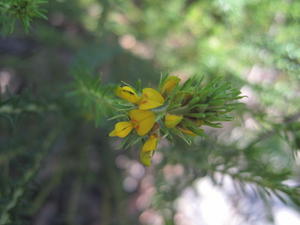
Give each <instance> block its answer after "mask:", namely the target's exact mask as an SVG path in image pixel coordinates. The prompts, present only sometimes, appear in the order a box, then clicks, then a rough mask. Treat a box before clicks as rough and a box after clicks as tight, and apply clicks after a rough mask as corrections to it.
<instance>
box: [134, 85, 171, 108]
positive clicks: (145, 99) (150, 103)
mask: <svg viewBox="0 0 300 225" xmlns="http://www.w3.org/2000/svg"><path fill="white" fill-rule="evenodd" d="M164 101H165V100H164V98H163V97H162V96H161V94H160V93H159V92H158V91H156V90H155V89H153V88H144V89H143V94H142V98H141V100H140V101H139V103H138V104H139V109H143V110H146V109H153V108H156V107H159V106H161V105H163V104H164Z"/></svg>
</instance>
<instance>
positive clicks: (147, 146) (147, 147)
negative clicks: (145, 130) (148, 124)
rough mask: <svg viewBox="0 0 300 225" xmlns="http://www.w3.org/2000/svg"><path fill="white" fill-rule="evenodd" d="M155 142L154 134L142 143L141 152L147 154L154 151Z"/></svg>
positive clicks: (156, 138) (155, 136)
mask: <svg viewBox="0 0 300 225" xmlns="http://www.w3.org/2000/svg"><path fill="white" fill-rule="evenodd" d="M157 141H158V137H157V135H156V134H152V135H151V136H150V137H149V138H148V140H147V141H146V142H145V143H144V145H143V148H142V151H143V152H149V151H154V150H155V149H156V147H157Z"/></svg>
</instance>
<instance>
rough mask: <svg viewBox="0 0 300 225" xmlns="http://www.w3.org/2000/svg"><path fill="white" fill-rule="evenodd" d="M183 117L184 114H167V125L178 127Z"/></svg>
mask: <svg viewBox="0 0 300 225" xmlns="http://www.w3.org/2000/svg"><path fill="white" fill-rule="evenodd" d="M182 119H183V116H181V115H180V116H179V115H174V114H167V115H166V116H165V125H166V127H167V128H173V127H176V126H177V125H178V124H179V123H180V122H181V120H182Z"/></svg>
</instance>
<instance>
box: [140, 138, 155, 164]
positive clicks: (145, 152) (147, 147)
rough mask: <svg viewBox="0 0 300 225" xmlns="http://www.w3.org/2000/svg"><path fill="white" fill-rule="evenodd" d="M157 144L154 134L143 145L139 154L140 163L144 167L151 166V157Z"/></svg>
mask: <svg viewBox="0 0 300 225" xmlns="http://www.w3.org/2000/svg"><path fill="white" fill-rule="evenodd" d="M157 142H158V136H157V135H156V134H152V135H151V136H150V137H149V138H148V140H147V141H146V142H145V143H144V145H143V147H142V150H141V152H140V161H141V162H142V163H143V164H144V165H145V166H151V160H152V156H153V154H154V151H155V150H156V147H157Z"/></svg>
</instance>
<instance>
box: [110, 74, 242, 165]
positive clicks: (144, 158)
mask: <svg viewBox="0 0 300 225" xmlns="http://www.w3.org/2000/svg"><path fill="white" fill-rule="evenodd" d="M180 82H181V79H180V78H178V77H176V76H165V77H164V78H162V79H161V81H160V85H159V89H158V90H155V89H153V88H144V89H143V90H142V91H141V94H138V92H137V91H136V90H135V89H134V88H133V87H131V86H129V85H125V86H119V87H117V88H116V95H117V96H118V97H119V98H121V99H123V100H125V101H127V102H128V103H129V105H128V107H127V108H126V110H123V111H125V113H123V116H124V117H125V118H126V121H120V122H117V123H116V124H115V127H114V130H113V131H111V132H110V133H109V136H111V137H114V136H117V137H120V138H128V136H130V135H131V137H132V138H131V139H130V141H129V142H132V143H136V142H137V141H136V140H138V141H139V140H141V141H142V142H143V146H142V149H141V151H140V161H141V162H142V163H143V164H144V165H145V166H150V165H151V160H152V156H153V154H154V152H155V150H156V148H157V144H158V141H159V140H160V139H161V138H162V137H166V138H168V139H169V140H172V137H173V136H178V137H181V138H183V139H184V140H185V141H187V142H188V143H190V139H189V137H193V136H197V135H200V136H203V135H204V131H203V129H201V126H203V125H207V126H212V127H220V124H219V123H215V121H228V120H231V119H232V117H229V116H227V115H225V114H226V113H227V112H229V111H232V110H233V108H234V106H235V105H236V104H237V103H232V102H231V101H233V100H236V99H238V98H241V97H240V96H239V94H240V92H239V91H237V90H235V89H232V88H231V87H229V86H228V85H227V84H226V83H224V82H220V80H219V79H216V80H213V81H211V82H209V83H207V84H206V85H205V86H201V83H202V79H199V78H197V77H192V78H190V79H188V80H187V81H185V82H182V83H180ZM128 140H129V139H128Z"/></svg>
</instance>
